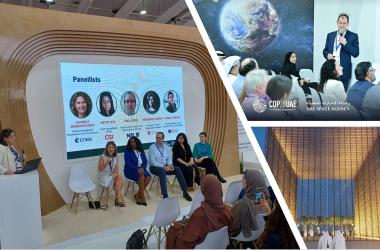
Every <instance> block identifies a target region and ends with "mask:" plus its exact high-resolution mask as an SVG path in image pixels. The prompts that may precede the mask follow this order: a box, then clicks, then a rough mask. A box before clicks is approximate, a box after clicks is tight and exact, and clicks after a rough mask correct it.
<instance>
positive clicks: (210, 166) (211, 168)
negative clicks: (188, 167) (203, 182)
mask: <svg viewBox="0 0 380 250" xmlns="http://www.w3.org/2000/svg"><path fill="white" fill-rule="evenodd" d="M197 165H198V167H201V168H204V169H206V174H214V175H219V170H218V168H217V167H216V164H215V162H214V160H213V159H210V158H206V159H204V160H203V161H202V162H201V163H197Z"/></svg>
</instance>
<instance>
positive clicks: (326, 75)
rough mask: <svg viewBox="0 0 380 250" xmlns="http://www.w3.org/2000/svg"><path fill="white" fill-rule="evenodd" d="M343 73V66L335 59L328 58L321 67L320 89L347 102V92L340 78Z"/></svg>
mask: <svg viewBox="0 0 380 250" xmlns="http://www.w3.org/2000/svg"><path fill="white" fill-rule="evenodd" d="M342 74H343V73H342V67H341V66H340V65H339V63H337V62H336V61H335V59H329V60H327V61H326V62H325V63H324V64H323V65H322V68H321V76H320V83H319V86H318V91H319V92H321V93H325V94H326V95H329V96H332V97H334V98H336V99H337V100H339V101H341V102H345V101H346V98H347V94H346V92H345V91H344V86H343V83H342V82H341V81H339V80H338V79H339V77H340V76H341V75H342Z"/></svg>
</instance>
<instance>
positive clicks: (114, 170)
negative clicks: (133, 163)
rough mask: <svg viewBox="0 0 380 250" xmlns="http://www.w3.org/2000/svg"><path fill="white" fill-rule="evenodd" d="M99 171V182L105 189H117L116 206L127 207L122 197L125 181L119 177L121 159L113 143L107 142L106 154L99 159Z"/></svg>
mask: <svg viewBox="0 0 380 250" xmlns="http://www.w3.org/2000/svg"><path fill="white" fill-rule="evenodd" d="M98 170H99V182H100V183H102V185H103V186H105V187H110V188H115V206H118V207H125V203H124V200H123V198H122V197H121V189H122V187H123V180H122V178H121V176H120V175H119V158H118V157H117V150H116V144H115V143H114V142H113V141H109V142H107V145H106V148H105V149H104V154H102V155H101V156H100V157H99V161H98Z"/></svg>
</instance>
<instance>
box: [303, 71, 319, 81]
mask: <svg viewBox="0 0 380 250" xmlns="http://www.w3.org/2000/svg"><path fill="white" fill-rule="evenodd" d="M299 74H300V77H301V78H303V79H310V82H316V81H317V80H316V78H315V75H314V72H313V71H312V70H311V69H300V73H299Z"/></svg>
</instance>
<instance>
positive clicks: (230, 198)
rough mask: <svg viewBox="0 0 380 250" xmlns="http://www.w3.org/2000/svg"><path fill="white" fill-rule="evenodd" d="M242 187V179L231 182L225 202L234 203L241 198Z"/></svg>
mask: <svg viewBox="0 0 380 250" xmlns="http://www.w3.org/2000/svg"><path fill="white" fill-rule="evenodd" d="M242 189H243V184H242V182H241V180H239V181H233V182H231V183H230V185H228V188H227V191H226V196H225V198H224V202H225V203H229V204H231V205H234V204H235V203H236V202H237V200H238V199H239V194H240V192H241V190H242Z"/></svg>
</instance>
